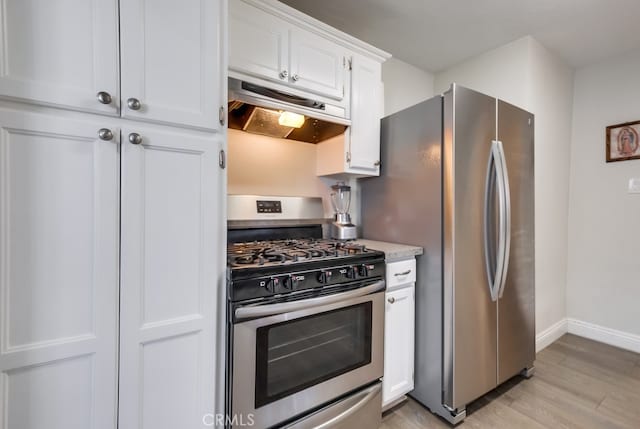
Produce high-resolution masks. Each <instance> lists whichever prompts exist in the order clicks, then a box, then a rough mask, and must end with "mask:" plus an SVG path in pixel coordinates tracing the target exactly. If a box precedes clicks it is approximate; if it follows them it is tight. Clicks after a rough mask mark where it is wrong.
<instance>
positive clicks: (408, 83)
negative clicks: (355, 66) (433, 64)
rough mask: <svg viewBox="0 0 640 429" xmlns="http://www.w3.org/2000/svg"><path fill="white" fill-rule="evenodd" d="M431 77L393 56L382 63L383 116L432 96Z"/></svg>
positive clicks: (432, 77)
mask: <svg viewBox="0 0 640 429" xmlns="http://www.w3.org/2000/svg"><path fill="white" fill-rule="evenodd" d="M433 79H434V76H433V75H432V74H431V73H429V72H426V71H424V70H422V69H419V68H417V67H414V66H412V65H411V64H407V63H405V62H403V61H400V60H397V59H395V58H391V59H389V60H388V61H386V62H385V63H384V64H382V82H384V116H389V115H390V114H392V113H395V112H397V111H399V110H402V109H405V108H407V107H410V106H413V105H414V104H417V103H419V102H421V101H424V100H427V99H429V98H431V97H433V94H434V92H433Z"/></svg>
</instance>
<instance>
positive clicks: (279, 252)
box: [227, 238, 369, 268]
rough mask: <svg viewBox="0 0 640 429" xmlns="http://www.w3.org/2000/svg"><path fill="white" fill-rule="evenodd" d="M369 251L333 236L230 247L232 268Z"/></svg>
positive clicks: (229, 253) (318, 258)
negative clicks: (329, 237)
mask: <svg viewBox="0 0 640 429" xmlns="http://www.w3.org/2000/svg"><path fill="white" fill-rule="evenodd" d="M367 252H369V250H368V249H367V248H366V247H365V246H364V245H361V244H356V243H353V242H345V241H339V240H329V239H313V238H310V239H295V240H273V241H252V242H245V243H233V244H230V245H229V246H228V249H227V255H228V262H229V265H230V266H231V267H234V268H240V267H249V266H265V265H278V264H286V263H294V262H302V261H308V260H323V259H332V258H340V257H346V256H352V255H361V254H365V253H367Z"/></svg>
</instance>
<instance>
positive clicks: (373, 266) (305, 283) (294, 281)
mask: <svg viewBox="0 0 640 429" xmlns="http://www.w3.org/2000/svg"><path fill="white" fill-rule="evenodd" d="M384 275H385V263H384V261H374V262H369V263H355V264H350V265H343V266H337V267H336V266H334V267H327V268H321V269H315V270H309V271H297V272H291V273H282V274H274V275H267V276H260V277H256V278H251V279H246V280H238V281H234V282H233V285H232V287H231V290H230V291H229V292H230V298H231V300H232V301H242V300H245V299H253V298H259V297H266V296H271V295H279V294H287V293H290V292H295V291H298V290H303V289H313V288H317V287H323V286H333V285H339V284H346V283H351V282H354V281H362V280H365V279H368V278H380V279H384Z"/></svg>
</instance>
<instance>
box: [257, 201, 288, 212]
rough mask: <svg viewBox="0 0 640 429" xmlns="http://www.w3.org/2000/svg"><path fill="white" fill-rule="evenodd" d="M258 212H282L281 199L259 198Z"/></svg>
mask: <svg viewBox="0 0 640 429" xmlns="http://www.w3.org/2000/svg"><path fill="white" fill-rule="evenodd" d="M256 206H257V208H258V213H282V202H281V201H266V200H257V201H256Z"/></svg>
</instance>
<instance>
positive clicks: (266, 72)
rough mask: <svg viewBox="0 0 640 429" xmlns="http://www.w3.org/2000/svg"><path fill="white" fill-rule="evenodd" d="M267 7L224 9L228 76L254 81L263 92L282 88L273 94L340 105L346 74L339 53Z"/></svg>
mask: <svg viewBox="0 0 640 429" xmlns="http://www.w3.org/2000/svg"><path fill="white" fill-rule="evenodd" d="M271 3H272V2H261V1H254V0H249V1H244V0H234V1H232V2H231V3H230V6H229V69H230V70H231V75H232V76H233V77H236V78H240V79H244V78H245V77H247V76H248V77H249V80H251V78H254V81H253V82H254V83H257V84H262V85H265V86H272V85H273V84H269V82H268V81H272V82H277V83H278V84H280V85H283V86H282V87H276V89H279V90H283V91H287V90H289V91H292V94H295V95H299V96H307V97H308V98H316V97H317V96H322V97H327V98H328V99H332V100H338V101H341V100H343V99H344V98H345V85H344V81H345V74H347V73H348V68H347V61H346V60H347V59H346V57H345V53H346V51H345V49H344V47H342V46H341V45H340V44H338V43H336V42H334V41H332V40H330V39H328V38H326V37H322V36H320V35H318V34H315V33H314V32H312V31H310V30H309V29H308V28H306V27H301V26H300V25H297V24H304V23H303V22H300V23H296V24H294V23H292V22H291V21H289V20H287V19H286V18H291V16H292V15H291V14H290V13H288V12H291V10H292V9H291V8H288V6H285V5H276V6H273V5H271ZM283 11H284V12H283ZM274 13H280V14H283V15H284V17H283V16H277V15H275V14H274ZM300 15H301V14H299V13H298V16H300ZM305 19H306V20H307V21H310V20H311V18H309V17H305ZM255 78H257V79H258V80H257V81H256V80H255ZM261 80H266V81H267V82H261ZM300 91H302V92H300Z"/></svg>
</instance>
